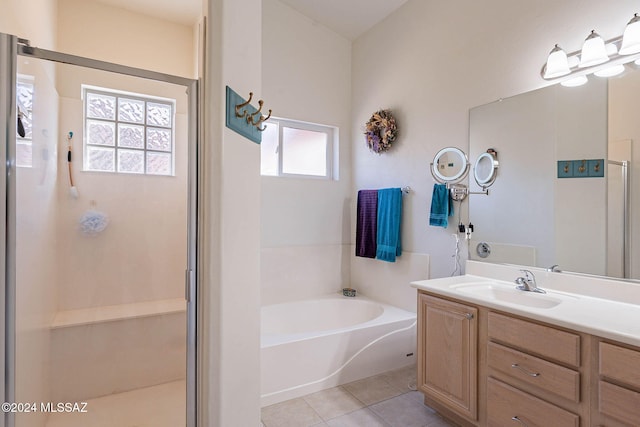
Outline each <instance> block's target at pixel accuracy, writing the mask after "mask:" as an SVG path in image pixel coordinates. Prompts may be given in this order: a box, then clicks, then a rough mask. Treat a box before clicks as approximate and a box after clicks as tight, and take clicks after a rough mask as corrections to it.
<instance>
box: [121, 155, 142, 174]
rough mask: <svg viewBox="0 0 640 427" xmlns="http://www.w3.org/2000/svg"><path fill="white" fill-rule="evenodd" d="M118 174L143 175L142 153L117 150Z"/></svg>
mask: <svg viewBox="0 0 640 427" xmlns="http://www.w3.org/2000/svg"><path fill="white" fill-rule="evenodd" d="M118 172H128V173H144V151H138V150H118Z"/></svg>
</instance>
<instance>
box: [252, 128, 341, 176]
mask: <svg viewBox="0 0 640 427" xmlns="http://www.w3.org/2000/svg"><path fill="white" fill-rule="evenodd" d="M265 125H266V129H265V130H264V132H263V133H262V142H261V144H260V154H261V158H260V172H261V174H262V175H265V176H291V177H317V178H331V177H332V176H333V175H334V174H333V173H332V171H333V168H334V162H335V159H334V151H337V150H334V149H333V147H334V144H335V141H334V135H335V134H336V133H337V131H336V128H334V127H332V126H325V125H317V124H311V123H305V122H298V121H294V120H289V119H278V118H271V119H269V121H268V122H266V123H265Z"/></svg>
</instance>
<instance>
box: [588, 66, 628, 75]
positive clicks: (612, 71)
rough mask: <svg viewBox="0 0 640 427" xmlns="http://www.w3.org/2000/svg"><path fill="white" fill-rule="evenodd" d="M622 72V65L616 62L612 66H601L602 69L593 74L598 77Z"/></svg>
mask: <svg viewBox="0 0 640 427" xmlns="http://www.w3.org/2000/svg"><path fill="white" fill-rule="evenodd" d="M623 72H624V65H622V64H618V65H614V66H612V67H608V68H603V69H602V70H598V71H596V72H595V73H593V74H595V75H596V76H598V77H613V76H617V75H618V74H621V73H623Z"/></svg>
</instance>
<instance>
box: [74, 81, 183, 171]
mask: <svg viewBox="0 0 640 427" xmlns="http://www.w3.org/2000/svg"><path fill="white" fill-rule="evenodd" d="M88 93H93V94H98V95H106V96H113V97H115V98H116V111H115V118H114V119H113V120H110V119H100V118H94V117H88V116H87V94H88ZM118 98H127V99H134V100H138V101H143V102H144V103H145V111H144V117H145V119H144V123H142V124H141V123H131V122H126V121H121V120H120V119H119V118H118V108H119V107H118ZM149 102H151V103H156V104H167V105H170V106H171V127H162V126H153V125H148V124H147V103H149ZM82 115H83V119H82V120H83V129H84V138H83V142H82V154H83V156H82V157H83V162H82V170H83V172H95V173H108V174H109V173H110V174H114V173H115V174H124V175H142V176H156V177H167V176H175V173H176V166H175V165H176V144H175V141H176V100H175V99H170V98H162V97H157V96H152V95H146V94H140V93H134V92H126V91H121V90H117V89H109V88H104V87H98V86H91V85H82ZM88 120H94V121H103V122H109V123H114V125H115V126H114V128H115V135H114V138H115V143H114V145H113V146H111V145H97V144H90V143H89V142H88V137H87V135H88V134H87V121H88ZM118 123H126V124H132V125H136V126H143V127H144V147H143V148H134V147H120V146H119V144H118V138H119V134H118ZM148 128H159V129H169V130H171V151H170V152H169V151H161V150H151V149H148V148H147V129H148ZM87 147H101V148H110V149H113V150H114V170H113V171H104V170H96V169H89V167H88V160H89V157H88V154H87ZM120 148H122V149H123V150H135V151H142V152H143V153H144V160H143V162H144V163H143V164H144V171H143V172H129V171H121V170H118V169H119V168H118V165H119V164H118V149H120ZM149 152H151V153H163V154H170V155H171V171H170V173H168V174H157V173H148V172H147V153H149Z"/></svg>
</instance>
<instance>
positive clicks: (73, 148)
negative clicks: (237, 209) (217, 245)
mask: <svg viewBox="0 0 640 427" xmlns="http://www.w3.org/2000/svg"><path fill="white" fill-rule="evenodd" d="M0 67H1V68H2V69H1V72H0V86H1V87H2V90H1V91H0V117H1V119H0V126H1V134H2V138H3V143H2V144H0V150H1V151H2V154H1V155H2V156H3V157H4V159H6V161H4V162H2V165H1V166H0V168H1V169H2V171H1V173H0V180H1V181H2V182H0V189H1V190H0V191H1V192H2V193H3V194H2V196H1V197H0V198H1V199H2V200H3V201H5V202H3V203H5V205H4V206H3V208H2V209H0V216H2V217H3V218H2V220H3V223H5V224H7V226H6V228H2V229H1V231H0V234H2V238H3V242H4V243H5V244H4V245H3V248H4V251H3V252H4V254H3V256H2V257H0V260H1V261H0V264H1V268H2V270H3V272H4V276H5V282H4V292H0V299H2V301H1V302H0V306H1V307H2V310H3V317H4V319H5V322H4V328H3V329H2V334H3V336H2V339H0V343H1V344H0V345H1V346H2V351H0V357H2V358H3V363H4V366H5V369H4V378H3V379H4V388H3V390H2V393H3V402H7V403H8V406H3V412H4V413H5V414H4V418H3V420H2V422H1V423H0V426H7V427H12V426H16V427H22V426H25V427H27V426H28V427H58V426H65V427H74V426H83V427H92V426H116V425H123V426H124V425H136V426H155V427H163V426H167V427H169V426H171V427H174V426H181V425H185V426H195V411H196V399H195V391H196V372H195V370H196V354H195V336H196V322H195V319H196V300H195V296H196V283H195V277H196V236H197V226H196V196H197V192H196V182H197V158H196V152H197V144H198V141H197V134H198V82H197V81H196V80H191V79H186V78H182V77H177V76H172V75H167V74H162V73H157V72H152V71H147V70H142V69H137V68H132V67H127V66H122V65H117V64H112V63H107V62H102V61H96V60H92V59H88V58H83V57H77V56H72V55H67V54H62V53H58V52H53V51H47V50H43V49H38V48H35V47H31V46H30V45H29V43H28V41H26V40H22V39H18V38H16V37H15V36H11V35H7V34H1V33H0Z"/></svg>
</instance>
